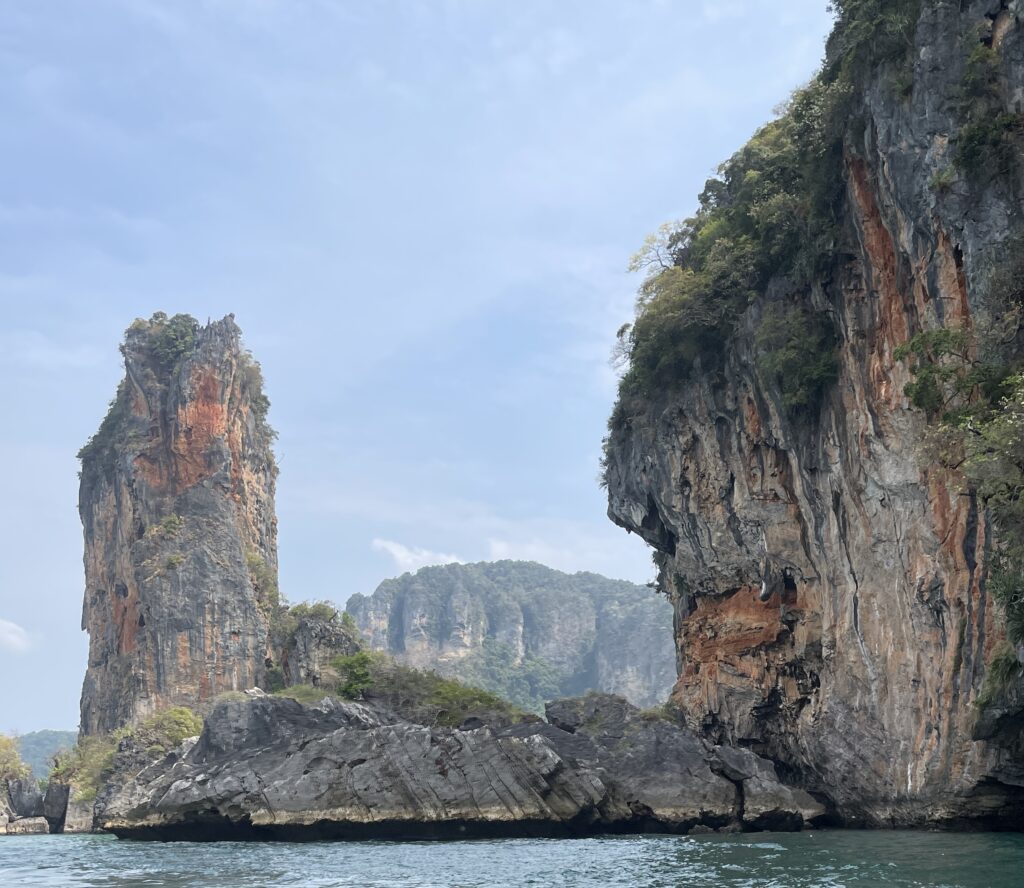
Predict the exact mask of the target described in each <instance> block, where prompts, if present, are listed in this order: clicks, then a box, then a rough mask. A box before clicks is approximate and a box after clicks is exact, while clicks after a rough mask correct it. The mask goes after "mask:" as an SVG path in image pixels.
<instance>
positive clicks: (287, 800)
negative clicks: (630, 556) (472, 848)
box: [101, 695, 804, 840]
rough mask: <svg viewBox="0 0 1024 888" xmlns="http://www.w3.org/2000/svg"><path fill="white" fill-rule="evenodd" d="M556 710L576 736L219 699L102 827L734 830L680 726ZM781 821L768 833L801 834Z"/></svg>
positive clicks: (631, 714)
mask: <svg viewBox="0 0 1024 888" xmlns="http://www.w3.org/2000/svg"><path fill="white" fill-rule="evenodd" d="M552 709H553V711H555V712H557V713H559V714H560V716H559V722H560V723H561V724H566V725H567V724H570V723H571V724H572V725H573V726H574V730H573V732H569V731H567V730H563V729H562V728H560V727H556V725H555V724H550V723H526V724H519V725H515V726H511V727H508V728H502V729H494V728H491V727H488V726H484V727H480V728H476V729H474V730H452V729H438V728H429V727H426V726H423V725H416V724H412V723H410V722H407V721H404V720H401V719H398V718H396V717H395V716H393V715H391V714H389V713H387V712H382V711H377V710H375V709H374V708H372V707H370V706H366V705H363V704H359V703H341V702H338V701H335V700H332V699H330V698H327V699H325V700H324V701H322V702H321V703H320V704H318V705H316V706H304V705H302V704H300V703H297V702H296V701H294V700H290V699H287V698H280V697H259V698H253V699H247V700H227V701H223V702H221V703H219V704H218V705H217V706H216V707H215V708H214V710H213V712H212V713H211V714H210V716H209V718H208V719H207V722H206V727H205V728H204V730H203V734H202V736H201V737H200V738H199V740H198V741H197V742H192V743H186V744H185V745H183V746H182V748H180V749H179V750H176V751H175V752H173V753H171V754H170V755H168V756H167V757H166V758H165V759H164V760H163V761H161V762H158V763H156V764H153V765H150V766H149V767H147V768H146V769H144V770H143V771H141V772H140V773H139V774H137V775H136V776H135V777H134V779H132V780H129V781H127V782H126V783H125V784H124V785H122V786H121V787H120V788H119V789H118V790H117V791H116V792H115V793H114V794H113V795H112V797H111V798H110V799H108V801H107V803H106V805H105V808H104V810H103V811H102V812H101V823H102V827H103V829H104V830H107V831H110V832H113V833H115V834H117V835H118V836H122V837H129V838H152V839H192V840H210V839H218V838H267V839H297V838H397V837H422V838H440V837H458V836H499V835H505V836H512V835H523V836H529V835H578V834H586V833H595V832H602V831H638V830H652V829H653V830H660V831H669V832H686V831H687V830H689V829H691V828H693V827H694V826H697V825H701V824H703V825H706V826H708V827H709V828H713V827H718V826H724V825H727V824H729V823H732V822H734V821H735V819H736V815H737V813H738V804H739V795H738V792H737V790H736V787H735V786H734V785H733V784H732V783H731V782H730V781H729V780H726V779H725V778H723V777H719V776H717V775H716V774H714V773H713V772H712V770H711V766H710V763H711V762H712V761H713V758H714V757H713V754H712V752H711V750H710V749H709V748H708V747H707V746H706V745H705V744H703V743H702V742H701V741H700V740H699V739H698V738H696V737H695V736H694V735H693V734H692V732H690V731H689V730H688V729H686V728H685V727H683V726H681V725H678V724H674V723H672V722H670V721H668V720H665V719H651V718H649V717H647V716H645V715H644V714H642V713H641V712H640V711H639V710H637V709H636V707H633V706H631V705H630V704H629V703H627V702H626V701H625V700H622V699H621V698H614V697H607V696H602V695H592V696H590V697H587V698H585V699H584V700H583V701H559V702H558V703H557V704H553V705H552ZM778 807H779V806H778V805H776V808H778ZM772 810H775V809H774V808H773V809H772ZM787 813H788V815H789V819H788V820H787V821H786V822H784V823H783V822H781V820H780V821H776V820H773V821H772V823H773V825H782V826H789V827H792V828H798V827H799V826H801V825H802V824H803V822H804V820H803V816H802V814H801V813H800V812H799V811H798V810H795V809H794V810H792V811H789V812H787Z"/></svg>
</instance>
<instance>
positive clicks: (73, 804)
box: [63, 797, 94, 834]
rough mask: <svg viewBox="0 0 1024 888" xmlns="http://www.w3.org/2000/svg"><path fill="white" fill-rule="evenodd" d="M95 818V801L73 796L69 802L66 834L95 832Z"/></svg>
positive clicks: (65, 822)
mask: <svg viewBox="0 0 1024 888" xmlns="http://www.w3.org/2000/svg"><path fill="white" fill-rule="evenodd" d="M93 819H94V818H93V803H92V802H84V801H82V800H81V799H75V798H74V797H72V798H71V800H70V801H69V802H68V811H67V816H66V817H65V818H64V830H63V832H64V833H65V834H68V833H90V832H93V831H94V829H93Z"/></svg>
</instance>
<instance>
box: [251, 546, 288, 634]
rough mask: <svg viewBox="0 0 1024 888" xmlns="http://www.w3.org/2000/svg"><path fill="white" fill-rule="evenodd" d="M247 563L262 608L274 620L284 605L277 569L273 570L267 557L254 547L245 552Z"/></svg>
mask: <svg viewBox="0 0 1024 888" xmlns="http://www.w3.org/2000/svg"><path fill="white" fill-rule="evenodd" d="M245 563H246V565H247V567H248V568H249V579H250V580H251V581H252V586H253V589H254V590H255V591H256V600H257V602H258V603H259V606H260V609H261V610H262V611H263V613H264V614H265V615H266V616H267V618H268V619H270V620H271V621H272V622H273V620H274V619H275V618H276V617H277V616H278V614H279V611H281V609H282V607H284V605H283V604H282V602H281V592H280V590H279V589H278V586H277V571H275V570H273V569H272V568H271V567H270V565H269V564H267V562H266V559H265V558H264V557H263V556H262V555H261V554H260V553H259V552H257V551H255V550H254V549H251V550H249V551H248V552H246V553H245Z"/></svg>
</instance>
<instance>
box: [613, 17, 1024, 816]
mask: <svg viewBox="0 0 1024 888" xmlns="http://www.w3.org/2000/svg"><path fill="white" fill-rule="evenodd" d="M982 5H983V4H961V8H960V9H957V8H956V7H955V6H944V5H941V4H934V5H932V4H925V5H924V6H923V10H922V18H921V23H920V25H919V27H918V30H917V38H916V39H917V41H918V47H917V51H916V55H915V58H916V59H917V62H916V65H915V71H914V90H913V93H912V95H911V96H909V97H906V98H905V99H901V100H899V101H895V100H894V98H893V95H892V92H891V90H889V89H888V88H887V87H886V86H885V84H884V83H883V82H882V81H883V80H884V76H880V79H879V83H878V84H876V86H875V87H873V88H871V89H869V90H868V92H867V96H866V99H865V108H864V112H865V116H866V118H867V122H866V127H865V131H864V135H863V140H862V141H861V142H858V143H857V145H856V146H852V148H851V150H849V152H848V155H847V159H846V168H845V175H846V185H847V188H846V198H845V209H844V220H843V232H842V238H841V241H842V242H841V244H840V245H839V249H837V251H836V255H835V261H834V265H833V268H832V271H831V273H830V275H828V276H826V277H825V278H824V279H823V280H821V281H818V282H816V283H815V284H813V285H812V286H811V287H810V288H808V290H807V291H806V292H795V291H794V290H793V288H792V286H791V285H788V284H787V283H786V282H784V281H777V282H776V285H777V287H776V290H775V291H773V292H774V295H773V296H772V297H771V298H789V299H794V300H801V301H803V302H804V303H805V304H806V303H810V304H813V305H814V306H815V307H816V308H817V309H818V310H820V311H823V312H827V313H828V314H829V316H830V317H832V318H833V319H834V321H835V327H836V331H837V335H838V338H839V348H838V358H839V379H838V382H837V383H836V385H835V386H834V387H833V388H832V389H831V391H830V392H829V393H828V395H827V397H826V399H825V402H824V403H823V404H822V405H821V407H820V409H818V410H817V411H815V413H814V415H804V416H801V417H794V416H792V415H789V414H787V413H786V411H785V410H784V409H783V407H782V404H781V398H780V395H779V392H778V391H777V387H776V386H775V384H774V383H773V381H771V380H767V379H764V378H762V376H761V375H760V373H759V371H758V369H757V361H756V356H755V353H754V336H755V332H756V329H757V325H758V323H759V319H760V315H761V312H762V311H763V309H764V303H765V301H766V299H767V298H768V297H767V295H766V297H765V300H761V301H759V302H757V303H755V304H754V305H752V306H751V308H750V309H749V310H748V311H747V313H746V314H745V315H744V317H743V318H742V319H741V321H740V325H739V329H738V332H737V334H736V336H735V338H734V341H733V343H732V345H731V351H730V353H729V354H728V356H727V357H726V361H725V368H724V370H721V371H711V370H701V369H700V368H699V367H698V368H697V370H696V372H695V373H694V375H693V378H691V379H689V380H687V383H686V385H685V386H684V387H680V389H679V390H678V391H673V392H663V393H660V394H659V395H656V396H654V397H651V398H649V399H648V401H647V403H646V404H645V405H644V410H643V412H640V411H639V410H638V409H634V410H631V415H630V417H629V419H628V421H627V422H625V423H624V424H623V425H622V426H621V427H619V428H617V429H616V430H614V431H613V433H612V436H611V441H610V446H609V449H608V457H609V470H608V474H607V479H608V488H609V515H610V517H611V518H612V519H613V520H614V521H615V522H617V523H618V524H621V525H622V526H623V527H625V528H627V529H629V530H631V531H633V532H635V533H638V534H639V535H641V536H642V537H643V538H644V539H646V540H647V541H648V542H649V543H650V544H651V545H652V546H653V547H654V548H655V549H656V550H657V555H656V560H657V561H658V563H659V565H660V568H661V575H660V583H661V586H662V588H663V590H664V591H666V592H667V593H668V594H669V595H670V596H671V598H672V600H673V601H674V602H675V607H676V643H677V649H678V653H679V662H680V674H679V680H678V683H677V685H676V688H675V691H674V695H673V696H674V699H675V701H676V702H677V703H678V704H679V705H680V706H681V707H682V708H683V710H684V711H685V712H686V714H687V717H688V718H689V720H690V722H691V724H692V725H693V726H694V727H697V728H699V729H700V730H702V731H703V732H704V734H705V735H706V736H708V737H710V738H712V739H714V740H716V741H720V742H732V743H740V744H743V745H747V746H750V747H751V748H753V749H754V750H755V751H757V752H759V753H762V754H767V755H769V756H771V757H772V758H774V759H775V760H776V761H777V762H778V763H779V764H780V765H781V766H782V768H783V769H784V770H785V771H786V773H787V774H790V775H792V776H793V777H794V778H795V779H799V780H802V781H803V782H804V784H805V785H806V786H808V787H810V788H812V789H813V790H816V791H819V792H821V793H823V794H824V795H827V796H828V797H829V798H830V799H831V800H832V801H833V802H834V803H835V805H836V808H837V811H838V813H839V814H840V815H841V816H843V817H845V818H847V819H848V820H849V821H851V822H855V821H866V822H870V823H874V824H890V825H896V824H901V823H905V824H909V823H922V822H929V821H956V820H959V819H961V818H978V819H982V820H985V819H986V818H989V821H988V822H1000V823H1016V824H1019V823H1021V822H1024V791H1022V790H1021V788H1020V787H1021V786H1024V734H1021V732H1020V728H1019V725H1020V724H1021V720H1022V718H1024V707H1018V710H1017V711H1016V715H1015V714H1014V711H1012V707H1011V710H1010V711H1009V716H1010V717H1009V719H1008V720H1007V719H1004V721H1003V725H1004V727H1003V728H1000V727H999V725H998V724H991V725H986V724H982V726H981V727H979V709H978V706H977V701H978V698H979V695H980V693H981V690H982V687H983V685H984V682H985V674H986V664H987V663H988V662H989V661H990V660H991V657H992V654H993V652H994V651H995V649H996V648H997V647H998V646H999V645H1000V644H1001V643H1002V642H1003V640H1004V638H1005V634H1004V630H1003V627H1002V625H1001V620H1000V616H999V611H998V607H997V605H996V604H995V602H994V601H993V599H992V597H991V595H990V594H989V593H988V592H987V590H986V587H985V575H986V560H987V558H988V552H989V551H990V549H991V545H992V536H991V529H990V524H989V520H988V517H987V515H986V512H985V509H984V506H983V504H981V503H979V501H978V500H977V498H976V497H975V496H974V495H972V494H971V493H970V492H969V491H968V490H967V489H966V487H965V484H964V481H963V479H962V478H961V477H959V476H958V475H957V473H956V472H953V471H950V470H947V469H944V468H942V467H940V466H938V465H936V464H934V463H932V462H931V461H930V459H929V456H928V451H927V449H926V448H925V446H924V442H925V441H926V440H927V437H928V424H927V421H926V417H925V416H924V415H923V414H922V413H921V411H920V410H917V409H915V408H914V407H913V406H912V405H911V404H910V403H909V400H908V398H907V396H906V395H905V394H904V388H905V386H906V384H907V383H908V382H909V381H910V379H911V377H910V376H909V374H908V370H907V368H906V366H905V365H904V364H903V363H900V362H898V361H896V360H895V358H894V352H895V350H896V349H897V348H898V347H899V346H900V345H902V344H904V343H906V342H907V341H908V340H909V339H910V338H912V337H913V336H914V335H916V334H917V333H919V332H921V331H924V330H935V329H940V328H943V327H945V328H971V327H978V326H979V325H980V324H981V323H982V322H983V321H984V319H985V316H986V312H987V311H988V305H987V303H986V282H987V280H988V277H989V275H990V274H991V272H992V270H993V267H994V264H995V263H996V262H997V261H998V257H999V249H1000V244H1001V243H1003V242H1005V241H1006V240H1007V238H1009V237H1010V236H1011V233H1012V231H1013V227H1012V226H1013V224H1014V223H1013V221H1012V220H1013V219H1014V218H1016V217H1017V216H1019V215H1020V206H1019V198H1017V197H1014V196H1013V195H1012V193H1011V191H1012V189H1011V190H1004V191H1000V190H999V189H995V188H987V187H984V186H978V185H973V184H970V183H965V184H964V185H963V190H962V192H958V193H957V194H956V195H955V196H951V197H947V198H942V197H941V196H938V195H937V194H936V190H935V188H934V187H933V185H932V183H933V181H934V178H935V176H936V173H937V172H938V171H940V170H943V169H946V168H947V167H948V166H949V165H950V164H951V163H952V152H953V150H954V149H955V144H951V143H954V142H955V139H954V137H955V134H956V132H957V130H958V128H959V126H960V122H959V121H958V120H957V119H956V118H955V116H953V114H954V112H953V111H952V110H951V109H953V108H954V107H955V102H953V101H952V99H953V98H954V97H955V96H956V94H957V93H956V90H957V89H959V83H960V79H959V78H960V76H961V73H962V69H961V67H960V66H961V64H962V58H963V57H964V54H965V53H966V52H968V51H969V50H970V48H971V45H972V44H971V41H972V40H976V39H977V38H976V36H973V37H972V36H970V35H976V34H977V33H978V31H977V26H978V25H979V18H980V17H981V12H980V11H979V9H980V6H982ZM996 6H998V4H996ZM967 7H970V8H967ZM1005 12H1006V11H1005V10H1004V11H1003V12H1002V13H999V16H998V19H997V21H996V24H995V25H992V22H991V21H989V24H990V25H992V27H993V28H994V29H995V32H996V34H995V36H996V41H997V44H998V45H997V49H998V51H999V52H1000V54H1001V60H1002V61H1001V64H1002V68H1001V71H1002V74H1003V76H1004V77H1005V79H1006V81H1007V83H1009V84H1011V85H1012V86H1013V88H1014V89H1017V90H1019V89H1020V88H1022V86H1024V34H1022V28H1021V24H1020V22H1019V21H1018V20H1017V18H1016V17H1014V16H1009V15H1004V13H1005ZM631 406H632V407H635V406H636V405H631ZM762 592H763V593H764V594H762ZM1011 696H1012V695H1011ZM1019 697H1020V699H1024V690H1022V691H1021V693H1020V695H1019ZM1014 719H1016V721H1014ZM980 721H982V722H984V721H985V720H984V718H982V719H981V720H980ZM1006 725H1010V726H1011V727H1012V726H1013V725H1016V728H1015V729H1013V730H1010V731H1008V730H1007V729H1006V727H1005V726H1006ZM1014 731H1015V733H1014ZM976 738H977V739H976Z"/></svg>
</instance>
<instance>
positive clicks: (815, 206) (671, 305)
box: [617, 80, 848, 399]
mask: <svg viewBox="0 0 1024 888" xmlns="http://www.w3.org/2000/svg"><path fill="white" fill-rule="evenodd" d="M847 103H848V93H847V90H846V87H845V86H843V85H841V84H840V85H836V84H829V83H826V82H824V81H823V80H818V81H816V82H814V83H812V84H811V85H810V86H808V87H806V88H805V89H803V90H800V91H799V92H797V93H796V94H795V95H794V97H793V99H792V101H791V102H790V104H789V106H788V107H787V109H786V111H785V113H783V115H782V116H781V117H779V118H778V119H776V120H774V121H772V122H771V123H769V124H767V125H766V126H764V127H762V128H761V129H760V130H758V131H757V133H755V134H754V136H753V138H752V139H751V140H750V141H749V142H748V143H747V144H746V145H745V146H744V147H743V148H742V149H741V150H740V151H738V152H737V153H736V154H735V155H734V156H733V157H732V158H731V159H730V160H729V161H728V162H726V163H725V164H723V165H722V167H721V168H720V169H719V172H718V176H717V177H716V178H714V179H711V180H709V181H708V182H707V184H706V185H705V188H704V191H703V192H702V194H701V196H700V206H699V208H698V210H697V214H696V215H695V216H694V217H693V218H691V219H687V220H686V221H684V222H681V223H677V224H675V225H668V226H662V228H661V229H660V231H659V232H658V234H656V235H652V236H650V237H648V239H647V241H646V242H645V244H644V246H643V248H642V249H641V250H640V252H639V253H637V254H636V255H635V256H634V257H633V260H632V262H631V264H630V269H631V270H632V271H643V272H645V273H646V277H645V279H644V281H643V283H642V284H641V285H640V292H639V298H638V300H637V313H636V319H635V321H634V323H633V324H632V325H627V326H625V327H623V328H622V329H621V330H620V335H619V345H618V346H617V351H618V352H619V354H620V355H621V356H622V357H623V358H624V359H625V360H626V361H628V365H629V366H628V370H627V372H626V374H625V375H624V376H623V379H622V385H621V389H620V394H621V395H622V396H623V397H624V398H626V399H628V398H631V397H638V396H639V397H644V396H647V395H649V394H650V393H651V391H652V390H654V389H656V388H672V387H674V386H676V385H678V384H680V383H681V382H683V381H685V380H686V378H687V377H688V375H689V373H690V370H691V368H692V367H693V365H694V364H695V363H696V362H697V361H698V360H700V361H701V362H702V366H704V367H705V369H708V368H713V367H714V366H716V365H717V364H718V363H719V362H720V361H721V360H722V358H723V356H724V354H725V352H726V347H727V345H728V343H729V341H730V339H731V337H732V335H733V333H734V330H735V327H736V322H737V320H738V318H739V317H740V316H741V315H742V313H743V312H744V311H745V310H746V309H747V307H748V306H749V305H750V303H751V302H752V301H753V300H754V299H756V298H758V297H759V296H760V295H761V294H762V293H763V292H764V290H765V288H766V287H767V285H768V282H769V281H770V280H771V279H772V278H773V277H778V276H785V277H788V278H789V279H790V280H791V281H793V282H794V283H795V284H796V285H797V286H798V287H806V286H807V285H808V284H809V282H810V281H811V280H812V279H813V278H814V277H815V276H816V275H817V274H819V273H820V271H821V269H822V268H823V267H825V265H826V264H827V261H828V258H829V257H830V256H831V255H832V252H833V250H834V248H835V243H836V241H837V239H838V236H839V227H838V225H839V222H838V220H839V213H840V210H841V208H842V203H843V199H844V198H843V194H844V183H843V177H842V156H843V135H844V129H843V127H844V126H845V125H846V119H845V113H846V112H845V108H846V105H847ZM803 311H805V312H809V311H810V309H809V308H806V307H805V308H804V309H803ZM814 326H815V328H817V326H818V325H817V324H815V325H814ZM795 397H797V398H798V399H799V397H800V396H799V395H795Z"/></svg>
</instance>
